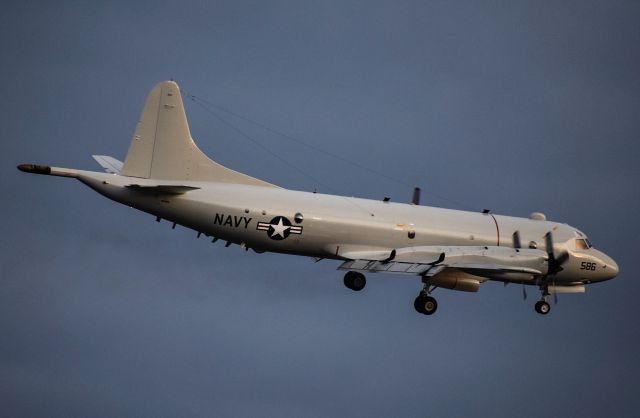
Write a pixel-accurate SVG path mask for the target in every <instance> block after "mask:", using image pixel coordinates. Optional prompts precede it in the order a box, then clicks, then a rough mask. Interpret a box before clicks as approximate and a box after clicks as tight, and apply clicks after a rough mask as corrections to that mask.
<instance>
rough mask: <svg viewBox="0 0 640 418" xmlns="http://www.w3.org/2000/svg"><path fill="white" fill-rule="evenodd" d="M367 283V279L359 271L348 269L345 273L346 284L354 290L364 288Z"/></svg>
mask: <svg viewBox="0 0 640 418" xmlns="http://www.w3.org/2000/svg"><path fill="white" fill-rule="evenodd" d="M366 284H367V279H366V278H365V277H364V274H362V273H358V272H357V271H348V272H347V273H346V274H345V275H344V285H345V286H347V287H348V288H349V289H351V290H353V291H356V292H359V291H361V290H362V289H364V287H365V285H366Z"/></svg>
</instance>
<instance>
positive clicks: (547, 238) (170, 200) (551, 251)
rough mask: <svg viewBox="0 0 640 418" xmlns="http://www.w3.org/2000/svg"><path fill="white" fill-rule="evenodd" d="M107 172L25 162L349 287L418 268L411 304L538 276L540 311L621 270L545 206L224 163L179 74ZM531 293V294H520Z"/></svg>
mask: <svg viewBox="0 0 640 418" xmlns="http://www.w3.org/2000/svg"><path fill="white" fill-rule="evenodd" d="M94 158H95V159H96V161H97V162H98V163H99V164H100V165H101V166H102V167H103V168H104V170H105V171H106V172H104V173H103V172H93V171H84V170H75V169H68V168H59V167H51V166H45V165H35V164H21V165H19V166H18V169H20V170H22V171H25V172H28V173H35V174H46V175H51V176H61V177H69V178H74V179H77V180H79V181H80V182H82V183H84V184H86V185H87V186H89V187H90V188H92V189H94V190H95V191H97V192H98V193H100V194H102V195H104V196H106V197H108V198H109V199H112V200H114V201H116V202H119V203H122V204H124V205H127V206H130V207H134V208H136V209H139V210H141V211H144V212H148V213H150V214H153V215H155V216H156V220H157V221H160V220H162V219H166V220H168V221H170V222H173V227H174V228H175V226H176V225H177V224H178V225H183V226H185V227H188V228H191V229H193V230H195V231H197V234H198V237H200V236H201V235H202V234H205V235H206V236H208V237H211V238H212V239H213V241H216V240H218V239H220V240H224V241H226V246H230V245H232V244H238V245H240V246H241V247H243V248H245V249H247V250H248V249H252V250H254V251H256V252H259V253H260V252H264V251H272V252H278V253H285V254H293V255H301V256H309V257H315V258H316V259H318V260H320V259H334V260H340V261H342V263H341V264H340V266H339V267H338V269H340V270H345V271H346V274H345V275H344V284H345V286H346V287H348V288H349V289H351V290H354V291H359V290H362V289H363V288H364V287H365V284H366V279H365V276H364V274H363V273H365V272H366V273H392V274H396V275H405V276H407V275H408V276H415V277H417V278H420V280H421V283H422V290H421V291H420V292H419V294H418V296H417V297H416V299H415V301H414V307H415V309H416V311H418V312H419V313H421V314H425V315H431V314H433V313H434V312H435V311H436V309H437V307H438V305H437V302H436V299H435V298H433V296H432V295H431V294H432V292H433V290H434V289H436V288H444V289H453V290H458V291H464V292H477V291H478V289H479V288H480V285H481V284H482V283H484V282H485V281H487V280H494V281H499V282H504V283H505V285H506V284H507V283H517V284H522V285H523V291H524V289H525V287H524V286H525V285H530V286H536V287H537V288H538V289H539V291H540V294H541V298H540V300H539V301H538V302H537V303H536V304H535V310H536V311H537V312H538V313H540V314H543V315H545V314H547V313H549V311H550V305H549V303H548V302H547V300H548V299H549V296H550V295H552V294H553V295H554V296H555V294H557V293H581V292H584V291H585V285H587V284H590V283H595V282H601V281H604V280H609V279H612V278H614V277H615V276H616V275H617V274H618V266H617V265H616V263H615V262H614V261H613V260H612V259H611V258H610V257H608V256H607V255H606V254H604V253H603V252H600V251H598V250H596V249H595V248H593V246H592V245H591V242H590V241H589V239H588V238H587V236H586V235H585V234H584V233H583V232H581V231H579V230H578V229H576V228H574V227H571V226H569V225H567V224H562V223H556V222H550V221H547V220H546V217H545V216H544V215H543V214H542V213H538V212H535V213H533V214H531V216H530V217H529V218H516V217H510V216H500V215H494V214H493V213H490V212H489V211H484V212H483V213H480V212H478V213H475V212H467V211H459V210H451V209H442V208H435V207H427V206H421V205H419V204H418V203H419V193H418V194H415V195H414V199H413V202H412V204H403V203H393V202H390V201H389V200H388V199H384V200H382V201H375V200H367V199H358V198H351V197H343V196H335V195H326V194H320V193H311V192H304V191H295V190H287V189H284V188H281V187H278V186H276V185H274V184H270V183H268V182H266V181H263V180H259V179H257V178H254V177H250V176H248V175H245V174H242V173H239V172H237V171H234V170H231V169H229V168H226V167H224V166H222V165H220V164H218V163H216V162H214V161H212V160H211V159H209V158H208V157H207V156H206V155H205V154H204V153H203V152H202V151H200V149H199V148H198V147H197V146H196V144H195V143H194V141H193V139H192V138H191V134H190V131H189V126H188V123H187V118H186V115H185V111H184V105H183V101H182V96H181V92H180V88H179V87H178V85H177V84H176V83H175V82H173V81H164V82H161V83H159V84H157V85H156V86H155V87H154V88H153V89H152V90H151V92H150V93H149V95H148V97H147V100H146V103H145V105H144V109H143V111H142V115H141V117H140V120H139V121H138V123H137V126H136V129H135V133H134V135H133V138H132V139H131V144H130V146H129V151H128V153H127V156H126V158H125V160H124V163H122V162H120V161H118V160H116V159H115V158H112V157H108V156H94ZM525 296H526V292H525Z"/></svg>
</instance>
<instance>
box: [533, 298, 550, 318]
mask: <svg viewBox="0 0 640 418" xmlns="http://www.w3.org/2000/svg"><path fill="white" fill-rule="evenodd" d="M549 311H551V305H549V304H548V303H547V302H546V301H544V300H539V301H538V302H536V312H538V313H539V314H540V315H546V314H548V313H549Z"/></svg>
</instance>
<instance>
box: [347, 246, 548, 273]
mask: <svg viewBox="0 0 640 418" xmlns="http://www.w3.org/2000/svg"><path fill="white" fill-rule="evenodd" d="M341 256H342V257H343V258H346V259H347V260H346V261H345V262H343V263H342V264H341V265H340V266H339V267H338V269H340V270H360V271H370V272H380V273H399V274H411V275H419V276H426V277H433V276H435V275H437V274H439V273H441V272H443V271H445V270H457V271H462V272H464V273H468V274H471V275H474V276H480V277H485V278H489V279H496V280H505V279H508V280H523V281H525V280H532V279H533V278H534V277H535V276H539V275H543V274H545V273H546V271H547V269H548V263H547V255H546V253H545V252H544V251H541V250H531V249H514V248H507V247H495V246H493V247H490V246H487V247H478V246H461V247H440V246H421V247H407V248H399V249H392V250H389V251H369V252H367V251H361V252H359V251H352V252H347V253H344V254H341Z"/></svg>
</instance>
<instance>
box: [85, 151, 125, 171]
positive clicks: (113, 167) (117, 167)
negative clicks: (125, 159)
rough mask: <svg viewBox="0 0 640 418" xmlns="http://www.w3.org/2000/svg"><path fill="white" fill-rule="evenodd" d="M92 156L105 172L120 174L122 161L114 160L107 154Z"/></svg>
mask: <svg viewBox="0 0 640 418" xmlns="http://www.w3.org/2000/svg"><path fill="white" fill-rule="evenodd" d="M92 157H93V159H94V160H96V161H97V162H98V164H100V165H101V166H102V168H104V171H106V172H107V173H111V174H120V172H121V171H122V161H119V160H116V159H115V158H113V157H109V156H108V155H92Z"/></svg>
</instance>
